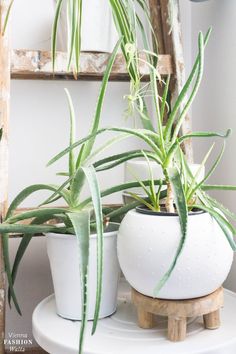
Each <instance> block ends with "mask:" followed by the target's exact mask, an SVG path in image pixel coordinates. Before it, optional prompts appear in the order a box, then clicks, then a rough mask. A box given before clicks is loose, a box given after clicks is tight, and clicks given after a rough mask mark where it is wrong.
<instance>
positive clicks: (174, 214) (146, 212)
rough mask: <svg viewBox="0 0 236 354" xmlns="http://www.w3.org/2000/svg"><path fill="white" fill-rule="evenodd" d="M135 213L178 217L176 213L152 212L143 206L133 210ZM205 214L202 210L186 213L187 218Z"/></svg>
mask: <svg viewBox="0 0 236 354" xmlns="http://www.w3.org/2000/svg"><path fill="white" fill-rule="evenodd" d="M135 210H136V212H137V213H140V214H145V215H153V216H179V214H178V213H167V212H166V211H153V210H150V209H148V208H147V207H146V206H145V205H140V206H137V207H136V208H135ZM201 214H205V211H204V210H199V209H198V210H197V211H191V212H189V213H188V216H196V215H201Z"/></svg>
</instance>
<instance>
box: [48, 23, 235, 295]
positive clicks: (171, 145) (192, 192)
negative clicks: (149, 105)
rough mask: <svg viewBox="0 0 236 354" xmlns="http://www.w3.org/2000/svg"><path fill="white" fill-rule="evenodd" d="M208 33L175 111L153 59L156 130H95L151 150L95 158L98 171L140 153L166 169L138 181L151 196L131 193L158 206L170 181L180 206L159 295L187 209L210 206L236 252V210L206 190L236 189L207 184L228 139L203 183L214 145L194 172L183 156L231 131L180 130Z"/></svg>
mask: <svg viewBox="0 0 236 354" xmlns="http://www.w3.org/2000/svg"><path fill="white" fill-rule="evenodd" d="M210 33H211V29H209V30H208V32H207V34H206V36H205V38H204V37H203V34H202V33H201V32H200V33H199V37H198V54H197V57H196V60H195V63H194V65H193V69H192V71H191V73H190V75H189V78H188V79H187V81H186V83H185V85H184V87H183V88H182V91H181V92H180V94H179V96H178V98H177V99H176V102H175V104H174V106H173V107H172V109H171V110H170V108H169V106H168V103H167V97H168V85H169V78H167V80H166V83H165V89H164V93H163V96H162V97H160V94H159V92H158V87H157V85H156V82H157V80H158V73H157V72H156V69H155V67H154V66H152V65H151V64H150V67H151V71H150V83H151V93H152V98H153V103H154V107H155V127H156V128H155V129H154V126H153V125H152V127H151V128H150V129H129V128H114V127H112V128H107V129H105V128H104V129H102V130H100V131H97V133H96V134H101V133H103V132H104V131H113V132H116V133H120V134H121V136H122V137H123V134H125V137H124V138H127V137H130V136H134V137H137V138H138V139H141V140H142V141H143V142H144V143H146V145H147V149H146V150H145V151H131V152H127V153H124V154H118V155H113V156H110V157H108V158H106V159H103V160H102V161H101V162H96V163H95V164H94V167H95V168H96V170H97V171H102V170H103V171H104V170H106V169H109V168H112V167H115V166H117V165H119V164H121V163H123V162H124V161H127V160H129V159H132V158H136V157H139V156H145V158H146V159H147V160H148V161H149V160H153V161H155V162H156V163H157V164H159V165H160V166H161V168H162V170H163V175H164V179H163V181H155V180H154V179H153V178H152V176H150V180H149V183H148V184H143V183H142V181H140V182H139V183H140V185H141V186H142V187H143V188H144V191H145V192H146V194H147V198H145V199H144V200H142V198H140V197H139V196H135V195H134V194H132V196H134V197H135V199H137V203H142V202H143V204H145V205H146V206H150V208H151V209H153V208H156V210H157V211H158V210H159V208H160V205H159V199H161V198H162V197H163V195H160V189H159V190H158V192H157V194H156V193H155V192H154V184H155V183H156V184H159V185H161V184H163V186H166V187H165V195H166V198H165V209H166V211H167V212H170V213H171V212H176V211H177V212H178V214H179V220H180V227H181V233H182V237H181V240H180V244H179V246H178V248H177V250H176V254H175V257H174V259H173V261H172V263H171V264H170V267H169V269H168V271H167V272H166V274H165V275H164V276H163V278H162V279H161V281H160V282H159V284H157V286H156V289H155V294H158V292H159V290H160V289H161V288H162V286H163V285H164V284H165V282H166V281H167V279H168V278H169V276H170V274H171V273H172V271H173V269H174V267H175V265H176V263H177V261H178V258H179V256H180V254H181V252H182V250H183V247H184V245H185V241H186V237H187V227H188V212H189V211H191V210H193V209H196V208H197V209H200V210H204V211H207V212H208V213H209V214H210V215H212V217H213V218H214V219H215V220H216V221H217V223H218V224H219V226H220V227H221V229H222V230H223V232H224V235H225V237H226V238H227V240H228V242H229V244H230V246H231V247H232V249H233V250H234V251H235V250H236V243H235V241H234V238H233V235H235V234H236V229H235V228H234V226H233V225H232V224H231V222H230V221H229V220H228V219H232V220H236V216H235V215H234V214H233V213H232V212H230V211H229V210H228V209H227V208H226V207H224V206H223V205H221V204H220V203H219V202H217V201H216V200H215V199H213V198H212V197H211V196H210V195H208V194H207V191H208V190H212V189H222V190H236V187H235V186H224V185H222V186H214V185H207V184H206V183H205V182H206V181H207V179H208V178H209V177H210V176H211V175H212V173H213V172H214V171H215V169H216V168H217V166H218V164H219V162H220V160H221V158H222V155H223V152H224V144H223V147H222V149H221V151H220V153H219V155H218V157H217V159H216V160H215V162H214V164H213V166H212V167H211V168H210V170H209V172H208V173H207V174H206V176H205V177H204V178H203V179H202V180H201V181H200V182H199V181H198V177H199V175H200V172H201V169H202V168H203V165H204V163H205V162H206V160H207V159H208V157H209V155H210V153H211V151H212V149H213V146H212V147H211V148H210V150H209V151H208V153H207V154H206V156H205V158H204V160H203V163H202V165H201V166H200V168H199V170H198V171H197V173H196V175H195V176H194V175H193V174H192V173H191V169H190V167H189V165H188V162H187V161H186V158H185V155H184V153H183V151H182V150H181V143H182V142H183V141H184V140H186V139H189V138H210V137H216V138H221V139H224V140H225V139H226V138H227V137H228V136H229V135H230V132H231V131H230V130H227V131H226V133H224V134H221V133H218V132H204V131H199V132H192V133H189V134H186V135H180V132H181V125H182V123H183V120H184V118H185V116H186V114H187V112H188V110H189V108H190V106H191V104H192V102H193V100H194V98H195V96H196V94H197V91H198V89H199V87H200V83H201V79H202V76H203V67H204V49H205V46H206V44H207V42H208V39H209V36H210ZM136 109H137V111H138V112H140V107H139V105H136ZM165 114H166V115H167V123H166V124H164V115H165ZM145 119H146V120H149V121H150V124H151V117H150V116H148V115H146V116H145ZM118 137H119V135H117V139H118ZM81 143H82V142H81V141H77V142H76V143H75V144H73V145H72V146H70V147H68V148H67V149H65V150H64V151H62V152H61V153H59V154H58V155H57V156H55V157H54V158H53V159H52V160H51V161H50V164H51V163H54V162H55V161H57V160H58V159H60V158H61V157H62V156H64V155H65V154H68V153H70V152H71V150H73V149H74V148H75V147H77V146H79V145H81Z"/></svg>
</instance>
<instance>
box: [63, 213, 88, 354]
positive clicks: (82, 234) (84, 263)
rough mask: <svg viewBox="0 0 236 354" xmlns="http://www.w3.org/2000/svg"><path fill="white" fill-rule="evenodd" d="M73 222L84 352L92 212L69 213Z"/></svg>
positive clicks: (80, 352) (81, 340)
mask: <svg viewBox="0 0 236 354" xmlns="http://www.w3.org/2000/svg"><path fill="white" fill-rule="evenodd" d="M67 215H68V217H69V219H70V220H71V222H72V225H73V228H74V231H75V235H76V238H77V242H78V250H79V251H78V252H79V261H80V277H81V299H82V301H81V309H82V321H81V327H80V342H79V354H82V353H83V343H84V334H85V330H86V324H87V312H88V311H87V308H88V265H89V236H90V213H89V211H86V210H83V211H81V212H79V213H78V212H75V213H68V214H67Z"/></svg>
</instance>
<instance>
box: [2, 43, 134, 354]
mask: <svg viewBox="0 0 236 354" xmlns="http://www.w3.org/2000/svg"><path fill="white" fill-rule="evenodd" d="M119 45H120V41H118V43H117V45H116V47H115V49H114V52H113V54H112V55H111V57H110V60H109V63H108V66H107V68H106V72H105V74H104V78H103V82H102V85H101V90H100V95H99V98H98V103H97V108H96V112H95V116H94V119H93V122H92V126H91V130H90V134H89V138H84V139H82V142H83V143H82V145H81V148H80V150H79V151H78V153H77V154H75V151H72V150H71V151H70V153H69V159H68V160H69V164H68V173H66V175H67V176H68V178H67V180H66V182H65V183H64V184H63V185H62V186H56V185H45V184H39V185H32V186H29V187H27V188H25V189H24V190H23V191H22V192H20V193H19V194H18V196H17V197H16V198H15V199H14V200H13V202H12V203H11V205H10V206H9V208H8V211H7V214H6V217H5V219H4V221H3V223H2V224H1V225H0V229H1V230H0V232H1V233H2V237H3V248H4V261H5V269H6V274H7V278H8V284H9V292H8V299H9V303H11V300H13V302H14V304H15V307H16V309H17V311H18V312H19V314H21V310H20V306H19V305H18V301H17V298H16V294H15V291H14V281H15V279H16V275H17V271H18V267H19V264H20V261H21V259H22V257H23V255H24V253H25V251H26V249H27V247H28V245H29V242H30V240H31V238H32V236H33V234H34V233H40V232H43V233H46V232H52V233H63V234H66V233H69V234H75V235H76V237H77V240H78V245H79V254H80V260H81V264H80V272H81V284H82V287H81V288H82V299H83V303H82V308H83V311H82V312H83V319H82V324H81V332H80V349H79V352H80V353H82V348H83V338H84V331H85V326H86V322H87V318H86V314H87V268H88V260H89V242H88V241H89V235H90V231H89V229H90V228H91V230H93V229H94V227H96V231H97V295H96V307H95V314H94V322H93V329H92V332H93V333H94V332H95V330H96V326H97V320H98V316H99V309H100V302H101V291H102V288H101V284H102V267H103V257H102V254H103V221H104V215H103V212H104V210H103V208H102V204H101V198H102V196H105V195H109V194H111V193H115V192H117V191H119V190H122V189H123V187H124V188H126V187H128V185H124V186H117V187H116V186H115V187H113V188H110V189H109V190H105V191H102V192H101V191H100V189H99V185H98V181H97V177H96V171H95V168H94V167H93V166H92V165H91V162H90V160H91V159H92V158H94V157H95V156H96V154H97V153H99V152H100V149H98V150H96V151H94V152H92V149H93V146H94V142H95V136H96V133H97V132H98V128H99V123H100V117H101V111H102V105H103V101H104V96H105V92H106V88H107V83H108V79H109V75H110V72H111V69H112V65H113V63H114V60H115V56H116V53H117V50H118V48H119ZM66 95H67V98H68V103H69V111H70V123H71V124H70V126H71V129H70V146H73V143H74V135H75V114H74V109H73V105H72V100H71V97H70V95H69V92H68V91H67V90H66ZM108 145H109V144H108ZM102 164H103V162H102V161H100V163H99V165H102ZM86 181H87V182H88V185H89V187H90V193H91V197H90V198H89V199H87V200H81V191H82V189H83V186H84V184H85V182H86ZM136 185H137V183H136ZM41 190H46V191H49V192H52V195H51V196H50V197H49V198H48V199H47V200H46V201H44V202H43V203H42V204H44V205H48V204H49V203H50V202H52V201H55V200H56V199H58V198H62V199H63V200H64V203H65V205H66V206H65V207H64V208H57V207H49V206H47V207H44V208H36V209H34V210H31V211H27V212H23V213H20V214H18V215H15V214H14V212H15V210H16V208H17V207H18V206H19V205H20V204H21V203H22V202H23V201H24V200H25V199H26V198H27V197H28V196H30V195H31V194H32V193H35V192H37V191H41ZM92 211H93V213H92ZM31 218H32V221H31V222H30V224H28V225H23V224H21V221H22V220H29V219H31ZM55 218H56V219H57V220H59V221H60V222H61V223H62V226H58V225H54V226H53V225H49V224H47V222H48V221H50V220H53V219H55ZM88 225H90V227H88ZM10 232H13V233H23V234H24V235H23V238H22V240H21V243H20V246H19V248H18V251H17V254H16V258H15V261H14V264H13V267H12V269H11V265H10V261H9V244H8V243H9V241H8V238H9V236H8V234H9V233H10Z"/></svg>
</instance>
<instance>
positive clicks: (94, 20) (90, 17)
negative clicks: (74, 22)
mask: <svg viewBox="0 0 236 354" xmlns="http://www.w3.org/2000/svg"><path fill="white" fill-rule="evenodd" d="M53 1H54V4H56V0H53ZM66 4H67V2H64V5H63V7H62V11H61V16H60V20H59V31H58V48H59V50H63V51H66V49H67V46H66V43H67V11H66V10H67V5H66ZM81 41H82V42H81V51H83V52H108V53H110V52H112V51H113V49H114V47H115V44H116V42H117V41H118V34H117V31H116V28H115V24H114V22H113V17H112V11H111V7H110V5H109V1H107V0H83V8H82V28H81Z"/></svg>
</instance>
